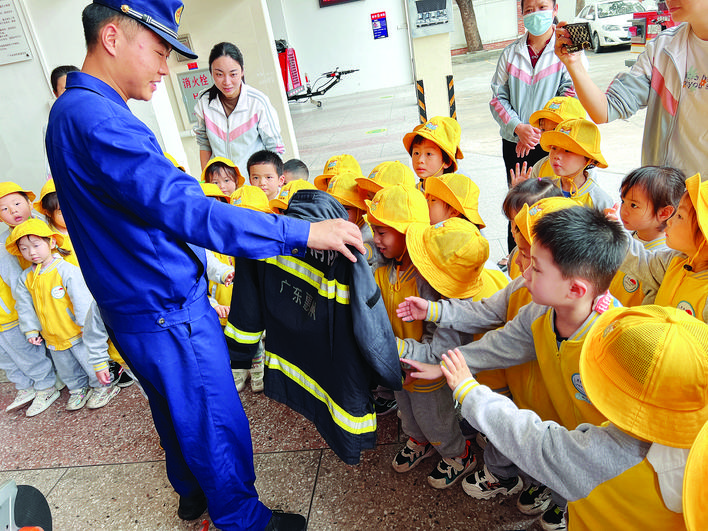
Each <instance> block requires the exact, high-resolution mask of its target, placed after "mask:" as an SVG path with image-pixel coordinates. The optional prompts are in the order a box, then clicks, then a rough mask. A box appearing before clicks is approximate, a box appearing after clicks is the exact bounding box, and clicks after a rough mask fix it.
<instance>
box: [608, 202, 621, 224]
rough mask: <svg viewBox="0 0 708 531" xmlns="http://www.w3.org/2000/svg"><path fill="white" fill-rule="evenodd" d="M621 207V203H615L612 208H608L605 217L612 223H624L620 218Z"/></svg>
mask: <svg viewBox="0 0 708 531" xmlns="http://www.w3.org/2000/svg"><path fill="white" fill-rule="evenodd" d="M620 206H621V205H620V204H619V203H615V204H614V205H612V207H611V208H606V209H605V210H604V213H605V217H606V218H607V219H609V220H610V221H616V222H618V223H622V219H621V218H620Z"/></svg>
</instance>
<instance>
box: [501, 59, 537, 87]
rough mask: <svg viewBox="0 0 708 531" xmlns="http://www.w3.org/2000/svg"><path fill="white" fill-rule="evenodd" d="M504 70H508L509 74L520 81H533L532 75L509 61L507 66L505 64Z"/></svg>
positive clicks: (529, 82)
mask: <svg viewBox="0 0 708 531" xmlns="http://www.w3.org/2000/svg"><path fill="white" fill-rule="evenodd" d="M506 71H507V72H509V75H510V76H512V77H515V78H516V79H518V80H520V81H523V82H524V83H526V84H527V85H530V84H531V83H533V77H531V74H529V73H528V72H524V71H523V70H521V68H519V67H518V66H516V65H513V64H511V63H509V66H507V68H506Z"/></svg>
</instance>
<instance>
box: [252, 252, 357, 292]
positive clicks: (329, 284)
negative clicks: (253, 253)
mask: <svg viewBox="0 0 708 531" xmlns="http://www.w3.org/2000/svg"><path fill="white" fill-rule="evenodd" d="M264 261H265V262H266V263H268V264H271V265H274V266H276V267H279V268H280V269H282V270H283V271H287V272H288V273H290V274H291V275H293V276H295V277H297V278H299V279H302V280H304V281H305V282H307V283H308V284H310V285H311V286H312V287H313V288H316V289H317V293H319V294H320V295H322V296H323V297H326V298H328V299H335V300H336V301H337V302H338V303H340V304H349V286H345V285H344V284H340V283H339V282H337V281H336V280H328V279H326V278H324V275H323V274H322V271H319V270H317V269H315V268H314V267H312V266H311V265H309V264H306V263H305V262H303V261H302V260H298V259H297V258H291V257H289V256H276V257H274V258H266V259H265V260H264Z"/></svg>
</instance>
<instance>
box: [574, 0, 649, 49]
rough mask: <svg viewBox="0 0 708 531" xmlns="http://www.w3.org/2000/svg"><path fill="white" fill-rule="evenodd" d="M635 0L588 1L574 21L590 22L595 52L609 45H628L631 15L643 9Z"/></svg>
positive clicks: (644, 8)
mask: <svg viewBox="0 0 708 531" xmlns="http://www.w3.org/2000/svg"><path fill="white" fill-rule="evenodd" d="M645 10H646V7H644V5H642V3H640V2H638V1H636V0H599V1H596V2H590V3H588V4H587V5H586V6H585V7H584V8H583V10H582V11H581V12H580V14H579V15H578V16H577V17H575V22H587V23H589V24H590V37H591V40H592V47H593V51H594V52H595V53H598V52H600V51H602V50H603V48H605V47H609V46H619V45H629V44H630V42H631V36H630V34H629V26H630V25H631V19H632V15H633V14H634V13H639V12H642V11H645Z"/></svg>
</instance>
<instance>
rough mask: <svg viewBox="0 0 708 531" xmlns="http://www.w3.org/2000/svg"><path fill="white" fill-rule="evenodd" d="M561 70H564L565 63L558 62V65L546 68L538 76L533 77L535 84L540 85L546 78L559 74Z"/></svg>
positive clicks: (554, 64)
mask: <svg viewBox="0 0 708 531" xmlns="http://www.w3.org/2000/svg"><path fill="white" fill-rule="evenodd" d="M561 68H563V63H561V62H560V61H558V62H557V63H553V64H552V65H551V66H549V67H548V68H544V69H543V70H541V71H540V72H539V73H538V74H536V75H535V76H533V82H534V83H538V82H539V81H540V80H541V79H543V78H544V77H548V76H551V75H553V74H555V73H557V72H558V71H559V70H560V69H561Z"/></svg>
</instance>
